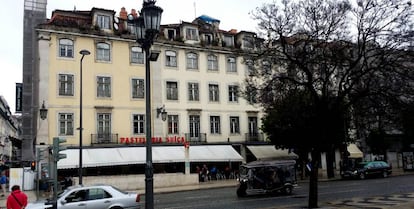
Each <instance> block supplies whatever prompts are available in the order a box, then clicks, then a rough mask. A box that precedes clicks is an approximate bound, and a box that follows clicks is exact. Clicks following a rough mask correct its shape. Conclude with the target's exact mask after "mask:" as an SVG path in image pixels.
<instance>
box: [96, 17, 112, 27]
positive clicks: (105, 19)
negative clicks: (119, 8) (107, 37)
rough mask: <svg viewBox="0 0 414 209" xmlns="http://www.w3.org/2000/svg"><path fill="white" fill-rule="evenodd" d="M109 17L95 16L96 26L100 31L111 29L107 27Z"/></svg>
mask: <svg viewBox="0 0 414 209" xmlns="http://www.w3.org/2000/svg"><path fill="white" fill-rule="evenodd" d="M110 19H111V18H109V16H107V15H97V17H96V24H97V25H98V26H99V28H100V29H111V28H110V27H109V26H110V25H111V24H110Z"/></svg>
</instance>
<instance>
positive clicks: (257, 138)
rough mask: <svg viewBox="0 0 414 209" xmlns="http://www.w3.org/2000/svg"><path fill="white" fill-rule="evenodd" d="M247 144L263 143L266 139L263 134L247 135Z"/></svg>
mask: <svg viewBox="0 0 414 209" xmlns="http://www.w3.org/2000/svg"><path fill="white" fill-rule="evenodd" d="M245 139H246V142H261V141H263V139H264V137H263V134H261V133H246V134H245Z"/></svg>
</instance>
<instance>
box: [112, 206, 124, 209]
mask: <svg viewBox="0 0 414 209" xmlns="http://www.w3.org/2000/svg"><path fill="white" fill-rule="evenodd" d="M110 209H123V208H122V207H119V206H116V207H112V208H110Z"/></svg>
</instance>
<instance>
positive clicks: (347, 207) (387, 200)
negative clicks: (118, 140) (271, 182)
mask: <svg viewBox="0 0 414 209" xmlns="http://www.w3.org/2000/svg"><path fill="white" fill-rule="evenodd" d="M410 174H414V172H404V171H402V169H394V170H393V174H392V175H394V176H397V175H410ZM330 180H339V179H338V178H334V179H324V178H321V179H319V181H330ZM306 182H308V180H299V184H300V183H306ZM236 185H237V181H236V180H235V179H230V180H212V181H209V182H200V183H199V184H195V185H186V186H176V187H165V188H154V193H155V194H160V193H171V192H178V191H191V190H201V189H211V188H221V187H236ZM24 192H25V193H26V194H27V196H28V199H29V202H35V201H36V200H37V198H36V190H30V191H24ZM136 192H138V193H139V194H141V195H145V189H140V190H137V191H136ZM6 198H7V196H6V197H0V209H5V206H6ZM39 199H45V197H43V196H42V197H39ZM277 208H279V209H280V208H281V207H277ZM283 208H284V209H300V208H306V206H304V205H292V206H287V207H283ZM283 208H282V209H283ZM319 208H320V209H355V208H363V209H397V208H398V209H414V193H404V194H395V195H388V196H382V197H370V198H353V199H350V200H338V201H332V202H322V203H319ZM267 209H273V208H267ZM274 209H276V208H274Z"/></svg>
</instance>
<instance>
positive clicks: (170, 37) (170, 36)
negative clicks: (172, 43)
mask: <svg viewBox="0 0 414 209" xmlns="http://www.w3.org/2000/svg"><path fill="white" fill-rule="evenodd" d="M174 39H175V30H170V29H169V30H168V40H174Z"/></svg>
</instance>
